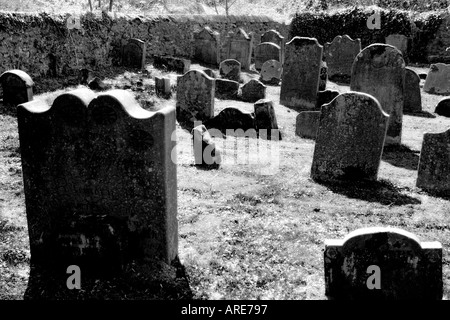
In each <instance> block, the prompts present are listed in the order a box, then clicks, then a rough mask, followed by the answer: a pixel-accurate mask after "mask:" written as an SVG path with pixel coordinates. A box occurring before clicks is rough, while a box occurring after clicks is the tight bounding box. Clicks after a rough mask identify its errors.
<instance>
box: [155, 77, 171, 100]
mask: <svg viewBox="0 0 450 320" xmlns="http://www.w3.org/2000/svg"><path fill="white" fill-rule="evenodd" d="M155 92H156V95H157V96H161V97H164V98H168V97H170V96H171V94H172V91H171V87H170V79H169V78H160V77H155Z"/></svg>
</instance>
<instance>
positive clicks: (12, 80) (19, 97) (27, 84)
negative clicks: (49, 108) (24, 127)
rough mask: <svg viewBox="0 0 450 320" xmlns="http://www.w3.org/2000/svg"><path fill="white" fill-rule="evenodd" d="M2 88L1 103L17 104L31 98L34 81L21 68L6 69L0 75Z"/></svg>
mask: <svg viewBox="0 0 450 320" xmlns="http://www.w3.org/2000/svg"><path fill="white" fill-rule="evenodd" d="M0 82H1V84H2V89H3V104H4V105H13V106H17V105H19V104H21V103H24V102H28V101H31V100H33V86H34V82H33V80H32V79H31V77H30V76H29V75H28V74H27V73H26V72H24V71H22V70H8V71H5V72H3V73H2V75H1V76H0Z"/></svg>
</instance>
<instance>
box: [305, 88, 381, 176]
mask: <svg viewBox="0 0 450 320" xmlns="http://www.w3.org/2000/svg"><path fill="white" fill-rule="evenodd" d="M388 118H389V116H388V115H387V114H386V113H384V112H383V110H382V109H381V107H380V104H379V103H378V101H377V100H376V99H374V98H373V97H372V96H370V95H368V94H365V93H361V92H348V93H344V94H341V95H339V96H337V97H336V98H335V99H333V101H331V102H330V103H329V104H325V105H323V106H322V109H321V115H320V121H319V129H318V131H317V138H316V144H315V148H314V156H313V162H312V167H311V177H312V178H313V179H314V180H316V181H324V182H327V181H331V182H333V181H345V180H347V181H348V180H352V181H365V180H376V179H377V174H378V168H379V166H380V161H381V154H382V152H383V144H384V139H385V135H386V129H387V121H388Z"/></svg>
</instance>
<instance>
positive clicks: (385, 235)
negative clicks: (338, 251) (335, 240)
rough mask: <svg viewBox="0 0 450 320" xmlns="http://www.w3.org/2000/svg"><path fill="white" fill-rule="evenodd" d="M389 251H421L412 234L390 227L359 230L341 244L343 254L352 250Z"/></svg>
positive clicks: (349, 235) (418, 242)
mask: <svg viewBox="0 0 450 320" xmlns="http://www.w3.org/2000/svg"><path fill="white" fill-rule="evenodd" d="M380 249H382V250H390V251H414V252H419V251H421V250H422V246H421V244H420V241H419V239H418V238H417V237H416V236H415V235H414V234H412V233H410V232H408V231H405V230H402V229H399V228H391V227H370V228H361V229H357V230H355V231H352V232H350V233H349V234H348V235H347V236H346V237H345V238H344V242H343V249H342V250H343V252H344V253H345V252H353V251H354V250H369V251H372V250H373V251H377V250H380Z"/></svg>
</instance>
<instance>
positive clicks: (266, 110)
mask: <svg viewBox="0 0 450 320" xmlns="http://www.w3.org/2000/svg"><path fill="white" fill-rule="evenodd" d="M254 110H255V112H254V113H255V126H256V130H257V132H258V137H259V138H263V139H269V140H281V132H280V131H279V129H278V124H277V117H276V115H275V109H274V108H273V102H272V101H271V100H268V99H261V100H258V101H256V103H255V104H254ZM272 130H274V131H272ZM273 134H275V135H273Z"/></svg>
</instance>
